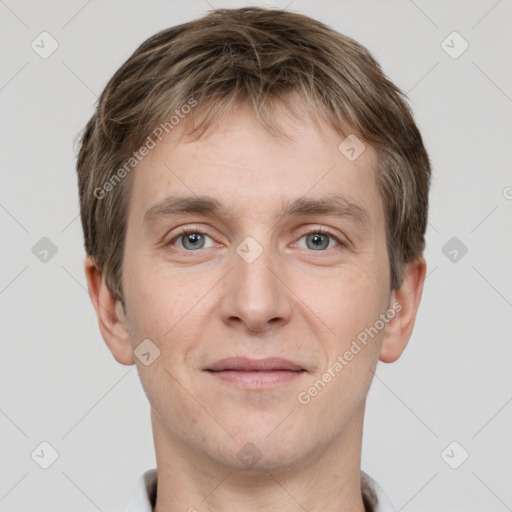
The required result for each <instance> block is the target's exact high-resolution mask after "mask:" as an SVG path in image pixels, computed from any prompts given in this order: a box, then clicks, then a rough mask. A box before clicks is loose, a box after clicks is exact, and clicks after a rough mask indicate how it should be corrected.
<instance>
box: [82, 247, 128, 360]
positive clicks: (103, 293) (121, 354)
mask: <svg viewBox="0 0 512 512" xmlns="http://www.w3.org/2000/svg"><path fill="white" fill-rule="evenodd" d="M84 268H85V276H86V278H87V286H88V288H89V296H90V298H91V302H92V304H93V306H94V310H95V311H96V316H97V318H98V325H99V328H100V332H101V336H102V337H103V339H104V341H105V343H106V344H107V346H108V348H109V349H110V351H111V352H112V355H113V356H114V358H115V359H116V361H117V362H119V363H121V364H124V365H132V364H134V363H135V360H134V356H133V350H132V347H131V344H130V336H129V332H128V328H127V324H126V317H125V314H124V311H123V308H122V306H121V304H120V302H119V301H118V300H116V299H115V297H114V296H113V295H112V293H111V292H110V290H109V289H108V287H107V285H106V283H105V280H104V279H103V276H102V275H101V272H100V271H99V270H98V268H97V267H96V265H95V264H94V262H93V261H92V259H91V258H90V257H89V256H88V257H86V259H85V262H84Z"/></svg>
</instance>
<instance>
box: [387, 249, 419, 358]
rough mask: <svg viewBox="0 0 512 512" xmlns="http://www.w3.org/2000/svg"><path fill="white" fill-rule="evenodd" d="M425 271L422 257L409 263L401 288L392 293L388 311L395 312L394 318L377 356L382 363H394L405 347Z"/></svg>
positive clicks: (417, 305) (389, 324) (414, 317)
mask: <svg viewBox="0 0 512 512" xmlns="http://www.w3.org/2000/svg"><path fill="white" fill-rule="evenodd" d="M426 270H427V265H426V263H425V260H424V258H423V257H419V258H417V259H416V260H414V261H413V262H411V263H409V264H408V265H407V267H406V268H405V270H404V278H403V282H402V286H401V287H400V288H399V289H398V290H395V292H394V293H393V296H392V299H391V303H390V309H394V310H395V316H394V317H393V318H392V320H390V322H389V323H388V324H387V325H386V329H385V331H384V336H383V340H382V346H381V350H380V355H379V359H380V360H381V361H383V362H384V363H392V362H394V361H396V360H397V359H398V358H399V357H400V356H401V355H402V352H403V351H404V350H405V347H406V346H407V343H408V341H409V338H410V337H411V334H412V330H413V327H414V322H415V320H416V313H417V312H418V308H419V305H420V301H421V295H422V293H423V282H424V280H425V274H426Z"/></svg>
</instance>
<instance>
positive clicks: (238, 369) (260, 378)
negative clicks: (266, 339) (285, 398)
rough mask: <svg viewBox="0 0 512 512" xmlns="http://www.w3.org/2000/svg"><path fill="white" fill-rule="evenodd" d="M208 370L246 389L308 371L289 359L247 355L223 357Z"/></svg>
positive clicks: (274, 382) (280, 382)
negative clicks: (253, 357)
mask: <svg viewBox="0 0 512 512" xmlns="http://www.w3.org/2000/svg"><path fill="white" fill-rule="evenodd" d="M206 371H207V372H209V373H210V374H211V375H212V376H214V377H215V378H218V379H220V380H222V381H224V382H227V383H229V384H234V385H237V386H241V387H243V388H245V389H259V388H266V387H273V386H276V385H278V384H283V383H285V382H289V381H290V380H293V379H296V378H298V377H299V376H301V375H302V374H303V373H306V372H307V370H305V369H304V368H302V367H301V366H300V365H299V364H297V363H294V362H293V361H289V360H287V359H281V358H267V359H249V358H245V357H229V358H226V359H221V360H220V361H217V362H216V363H214V364H212V365H211V366H209V367H208V368H206Z"/></svg>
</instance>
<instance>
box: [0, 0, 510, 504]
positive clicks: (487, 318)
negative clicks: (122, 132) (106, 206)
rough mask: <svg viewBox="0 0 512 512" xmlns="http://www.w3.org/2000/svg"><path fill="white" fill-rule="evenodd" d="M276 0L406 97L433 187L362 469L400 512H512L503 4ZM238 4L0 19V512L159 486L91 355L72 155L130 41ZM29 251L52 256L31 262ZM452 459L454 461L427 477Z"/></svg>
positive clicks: (101, 359) (117, 6)
mask: <svg viewBox="0 0 512 512" xmlns="http://www.w3.org/2000/svg"><path fill="white" fill-rule="evenodd" d="M287 1H288V2H289V0H285V1H276V2H267V3H265V4H260V5H274V6H277V7H281V8H285V7H286V8H288V9H290V10H293V11H297V12H302V13H305V14H308V15H311V16H313V17H315V18H317V19H319V20H321V21H324V22H326V23H328V24H330V25H331V26H333V27H335V28H336V29H338V30H339V31H341V32H343V33H345V34H347V35H349V36H351V37H353V38H355V39H356V40H358V41H360V42H361V43H363V44H364V45H366V46H367V47H368V48H369V49H370V51H372V52H373V54H374V55H375V56H376V57H377V58H378V59H379V61H380V62H381V63H382V66H383V68H384V70H385V72H386V73H387V74H388V75H389V76H390V78H391V79H392V80H394V81H395V82H396V83H397V84H398V85H399V86H400V87H401V88H402V89H403V90H404V91H406V92H407V93H408V95H409V97H410V100H411V103H412V106H413V109H414V112H415V115H416V117H417V121H418V124H419V126H420V129H421V130H422V133H423V135H424V139H425V143H426V146H427V149H428V151H429V153H430V156H431V159H432V163H433V168H434V179H433V186H432V192H431V213H430V224H429V230H428V235H427V251H426V258H427V263H428V278H427V280H426V283H425V290H424V295H423V301H422V305H421V308H420V312H419V316H418V319H417V324H416V327H415V331H414V333H413V336H412V339H411V342H410V344H409V346H408V348H407V350H406V351H405V353H404V355H403V357H402V358H401V359H400V360H399V361H398V362H396V363H394V364H391V365H385V364H380V365H379V367H378V372H377V376H376V378H375V381H374V383H373V385H372V388H371V392H370V395H369V399H368V409H367V420H366V427H365V437H364V446H363V469H364V470H366V471H367V472H368V473H369V474H370V475H372V476H373V477H374V478H375V479H376V480H377V481H378V482H379V483H380V484H381V486H382V487H383V488H384V489H385V491H386V492H387V494H388V495H389V496H390V498H391V499H392V501H393V502H394V503H395V504H396V506H397V507H398V508H399V509H400V510H405V511H410V512H412V511H432V510H436V511H466V512H468V511H485V512H492V511H496V512H499V511H504V510H512V487H511V486H510V482H511V481H512V480H511V477H512V437H511V435H510V433H511V424H512V404H511V401H512V379H511V371H510V367H511V363H512V344H511V341H512V340H511V335H510V333H511V327H512V322H511V312H512V311H511V308H512V286H511V285H512V272H511V271H510V262H511V261H512V242H511V233H512V230H511V228H512V222H511V221H512V215H511V214H512V200H511V198H512V188H510V187H512V173H511V161H512V158H511V157H512V144H511V135H512V126H511V124H512V122H511V119H512V115H511V114H512V67H511V63H512V30H511V21H512V17H511V15H512V2H511V0H500V1H496V0H481V1H464V2H463V1H455V0H452V1H448V2H447V1H441V0H439V1H426V0H415V1H412V0H392V1H390V0H388V1H367V0H366V1H359V2H356V1H338V2H335V1H334V0H333V1H328V0H317V1H315V2H307V1H303V0H294V1H293V2H291V3H289V4H287ZM209 4H210V5H209ZM241 5H248V4H246V3H245V2H229V1H221V0H211V1H209V2H206V1H204V0H190V1H188V2H171V1H157V0H153V1H144V2H143V1H142V0H140V1H130V2H128V1H124V2H121V1H109V2H106V1H103V2H100V1H99V0H92V1H91V0H90V1H84V0H72V1H67V2H57V1H55V0H54V1H46V2H36V1H22V0H20V1H15V0H5V1H3V0H1V1H0V20H1V21H0V23H1V30H0V38H1V44H2V54H1V55H2V56H1V59H2V62H1V67H0V88H1V94H0V101H1V112H2V116H1V126H2V137H1V139H0V140H1V155H2V159H1V180H2V181H1V183H2V186H1V188H0V222H1V226H2V229H1V247H2V251H1V254H2V264H1V266H0V312H1V322H2V324H1V343H2V345H1V347H2V348H1V358H0V364H1V371H0V432H1V435H0V454H1V455H0V510H1V511H4V512H13V511H33V510H39V511H54V512H55V511H64V510H74V511H77V512H78V511H93V510H102V511H121V510H123V509H124V507H125V506H126V504H127V502H128V500H129V497H130V495H131V492H132V488H133V485H134V483H135V481H136V479H137V478H138V477H139V476H140V474H142V472H143V471H145V470H146V469H148V468H151V467H155V458H154V453H153V443H152V434H151V428H150V420H149V406H148V403H147V400H146V397H145V395H144V393H143V390H142V387H141V385H140V383H139V380H138V376H137V372H136V369H135V367H134V366H132V367H125V366H122V365H119V364H118V363H116V362H115V360H114V359H113V357H112V356H111V354H110V352H109V351H108V350H107V348H106V346H105V344H104V342H103V340H102V339H101V336H100V333H99V330H98V328H97V323H96V317H95V315H94V312H93V308H92V306H91V304H90V301H89V297H88V295H87V293H86V290H85V286H86V285H85V278H84V273H83V267H82V261H83V257H84V252H83V249H82V233H81V227H80V221H79V218H78V198H77V189H76V178H75V170H74V163H75V151H76V148H74V146H73V139H74V137H75V136H76V134H77V133H78V132H79V131H80V130H81V129H82V127H83V126H84V124H85V123H86V121H87V119H88V118H89V117H90V115H91V114H92V111H93V104H94V102H95V100H96V97H97V96H98V95H99V94H100V92H101V91H102V89H103V87H104V86H105V84H106V82H107V80H108V79H109V78H110V76H111V75H112V74H113V73H114V72H115V70H116V69H117V68H118V67H119V66H120V65H121V64H122V63H123V62H124V61H125V60H126V58H128V56H129V55H130V54H131V53H132V52H133V51H134V50H135V48H136V47H137V46H138V45H139V44H140V43H142V41H143V40H145V39H146V38H147V37H149V36H150V35H152V34H153V33H155V32H156V31H158V30H160V29H163V28H165V27H168V26H171V25H175V24H178V23H181V22H184V21H188V20H190V19H193V18H196V17H199V16H201V15H203V14H205V13H206V11H207V10H209V9H210V8H211V7H210V6H212V7H229V6H232V7H236V6H241ZM43 31H47V32H49V33H50V34H51V36H52V37H53V38H54V39H55V40H56V41H57V42H58V45H59V46H58V49H57V50H56V51H55V52H54V53H53V54H52V55H51V56H50V57H48V58H47V59H43V58H41V57H40V56H39V55H38V54H37V53H36V52H35V51H34V50H33V49H32V48H31V42H32V41H33V40H34V39H36V38H37V36H38V35H39V34H40V33H41V32H43ZM453 31H457V32H458V33H459V34H460V35H461V36H462V37H463V38H464V40H465V41H467V43H468V44H469V47H468V49H467V50H466V51H465V52H464V53H462V54H461V55H460V56H458V58H452V56H450V55H448V53H446V51H445V49H447V48H446V45H448V46H451V47H452V48H451V50H449V51H451V52H452V54H453V52H457V51H458V50H460V49H461V48H462V44H463V42H462V40H461V39H457V36H455V39H454V38H453V36H452V37H451V38H448V39H447V41H446V42H445V43H444V45H445V48H443V46H442V42H443V41H444V40H446V38H447V36H449V34H451V33H452V32H453ZM36 41H37V40H36ZM47 48H48V46H47ZM507 187H509V188H507ZM43 237H47V238H48V239H50V240H51V242H52V243H53V244H54V245H55V247H56V249H57V252H56V254H54V255H53V256H52V253H51V252H49V253H48V255H47V261H46V262H42V261H40V259H39V258H38V257H36V255H37V254H38V250H39V251H40V250H42V249H41V248H40V247H39V246H37V245H36V244H37V243H38V242H39V241H40V239H41V238H43ZM453 237H457V239H458V241H457V240H456V241H455V242H453V241H452V242H451V244H455V245H453V246H452V245H448V246H447V247H446V248H445V249H444V252H443V247H445V245H446V244H447V243H448V242H449V240H450V239H452V238H453ZM39 243H40V244H43V245H44V244H45V243H47V242H44V241H43V242H39ZM461 243H463V244H464V245H465V246H466V247H467V249H468V251H467V253H466V254H465V255H463V256H461V254H462V252H461V251H460V247H461V245H460V244H461ZM457 245H458V246H459V247H457ZM34 246H36V249H34V252H35V253H36V254H34V252H33V247H34ZM43 248H44V247H43ZM454 248H455V249H456V250H458V252H457V261H455V262H454V261H451V259H450V258H452V259H453V255H454V253H452V254H451V256H450V252H451V251H453V249H454ZM445 253H446V255H445ZM40 257H42V256H41V255H40ZM43 441H46V442H48V443H50V444H51V445H52V446H53V447H54V448H55V450H56V451H57V452H58V458H57V460H56V461H55V462H54V463H53V464H52V465H51V466H50V467H49V468H48V469H42V468H41V467H39V465H38V464H36V462H34V460H33V459H32V458H31V453H32V452H33V451H34V449H36V448H38V447H39V445H40V443H41V442H43ZM452 441H457V442H458V443H459V445H460V446H461V447H462V448H459V447H455V449H454V450H453V451H452V449H451V448H450V449H448V450H447V452H445V456H444V458H443V457H442V456H441V453H442V452H443V450H444V449H445V448H446V447H447V446H448V445H449V444H450V443H451V442H452ZM462 450H466V451H467V452H468V453H469V458H468V459H467V460H466V461H465V462H464V463H463V464H462V465H461V466H460V467H459V468H458V469H452V468H451V467H450V466H449V465H448V464H447V462H446V461H447V460H449V461H450V463H451V464H452V465H457V464H458V463H460V461H461V460H462V459H461V453H463V452H462ZM48 453H49V452H48V451H47V452H46V455H48ZM446 453H447V454H448V456H447V455H446Z"/></svg>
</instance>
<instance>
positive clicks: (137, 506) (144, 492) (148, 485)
mask: <svg viewBox="0 0 512 512" xmlns="http://www.w3.org/2000/svg"><path fill="white" fill-rule="evenodd" d="M361 480H362V484H363V491H364V494H366V495H367V496H368V498H369V499H370V500H373V501H376V508H374V510H373V512H396V508H395V507H394V506H393V504H392V503H391V501H390V500H389V498H388V497H387V496H386V494H385V493H384V491H383V490H382V488H381V487H380V485H379V484H378V483H377V482H376V481H375V480H373V478H371V477H370V476H368V475H367V474H366V473H364V472H362V471H361ZM156 484H157V473H156V469H149V470H148V471H146V472H145V473H144V474H143V475H142V476H140V477H139V479H138V480H137V482H136V484H135V488H134V490H133V493H132V498H131V501H130V504H129V506H128V508H127V509H126V512H153V507H154V503H155V500H156Z"/></svg>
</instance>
